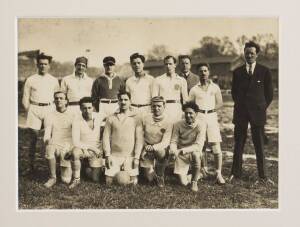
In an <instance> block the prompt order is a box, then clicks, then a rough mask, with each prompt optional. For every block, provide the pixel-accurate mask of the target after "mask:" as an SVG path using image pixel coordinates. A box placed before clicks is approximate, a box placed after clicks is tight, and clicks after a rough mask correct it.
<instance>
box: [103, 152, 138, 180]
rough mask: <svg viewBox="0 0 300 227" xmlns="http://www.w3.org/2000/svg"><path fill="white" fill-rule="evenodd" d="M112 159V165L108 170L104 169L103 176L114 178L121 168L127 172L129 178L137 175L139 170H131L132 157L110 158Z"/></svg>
mask: <svg viewBox="0 0 300 227" xmlns="http://www.w3.org/2000/svg"><path fill="white" fill-rule="evenodd" d="M110 157H111V159H112V164H111V166H110V169H107V168H106V167H105V175H106V176H109V177H114V176H115V175H116V174H117V173H118V172H120V171H121V168H122V166H123V167H124V170H125V171H128V173H129V175H130V176H137V175H139V168H136V169H133V168H132V165H133V159H134V158H133V157H118V156H113V155H111V156H110Z"/></svg>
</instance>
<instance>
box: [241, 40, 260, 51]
mask: <svg viewBox="0 0 300 227" xmlns="http://www.w3.org/2000/svg"><path fill="white" fill-rule="evenodd" d="M249 47H254V48H255V49H256V53H257V54H258V53H259V52H260V47H259V45H258V44H257V43H255V42H253V41H249V42H247V43H245V47H244V51H245V50H246V48H249Z"/></svg>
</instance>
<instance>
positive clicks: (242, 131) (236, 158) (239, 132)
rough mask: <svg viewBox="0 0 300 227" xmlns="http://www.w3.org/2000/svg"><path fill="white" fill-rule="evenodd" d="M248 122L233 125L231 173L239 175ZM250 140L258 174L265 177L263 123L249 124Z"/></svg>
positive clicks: (240, 173)
mask: <svg viewBox="0 0 300 227" xmlns="http://www.w3.org/2000/svg"><path fill="white" fill-rule="evenodd" d="M247 129H248V122H245V123H236V124H235V126H234V142H235V144H234V153H233V163H232V168H231V174H232V175H234V176H235V177H241V175H242V164H243V152H244V145H245V142H246V139H247ZM251 134H252V141H253V144H254V148H255V153H256V162H257V169H258V176H259V177H260V178H266V167H265V154H264V125H260V126H256V125H251Z"/></svg>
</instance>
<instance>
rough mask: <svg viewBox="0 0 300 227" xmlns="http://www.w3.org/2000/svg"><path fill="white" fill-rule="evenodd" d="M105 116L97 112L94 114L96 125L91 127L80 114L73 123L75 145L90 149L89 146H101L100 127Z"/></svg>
mask: <svg viewBox="0 0 300 227" xmlns="http://www.w3.org/2000/svg"><path fill="white" fill-rule="evenodd" d="M102 120H103V117H102V116H100V115H99V114H97V113H94V115H93V121H94V127H93V129H92V128H90V127H89V125H88V123H87V121H86V120H85V119H84V118H83V117H82V115H81V114H80V115H79V116H78V117H76V118H75V119H74V121H73V124H72V138H73V144H74V146H75V147H78V148H81V149H88V147H90V146H92V147H96V148H99V146H100V139H101V138H100V128H101V123H102Z"/></svg>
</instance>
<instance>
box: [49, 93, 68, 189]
mask: <svg viewBox="0 0 300 227" xmlns="http://www.w3.org/2000/svg"><path fill="white" fill-rule="evenodd" d="M54 103H55V106H56V110H55V111H53V112H50V113H49V114H48V115H47V116H46V118H45V135H44V143H45V146H46V159H48V165H49V170H50V178H49V180H48V181H47V182H46V183H45V184H44V186H45V187H47V188H51V187H52V186H53V185H54V184H55V183H56V157H59V158H60V166H61V180H62V182H64V183H67V184H69V183H70V181H71V177H72V170H71V163H70V161H68V160H65V155H66V154H68V153H69V152H70V151H71V149H72V134H71V130H72V129H71V128H72V122H73V118H74V114H73V112H72V111H70V110H69V109H68V108H67V105H68V99H67V95H66V94H65V93H64V92H62V91H58V92H55V93H54Z"/></svg>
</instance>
